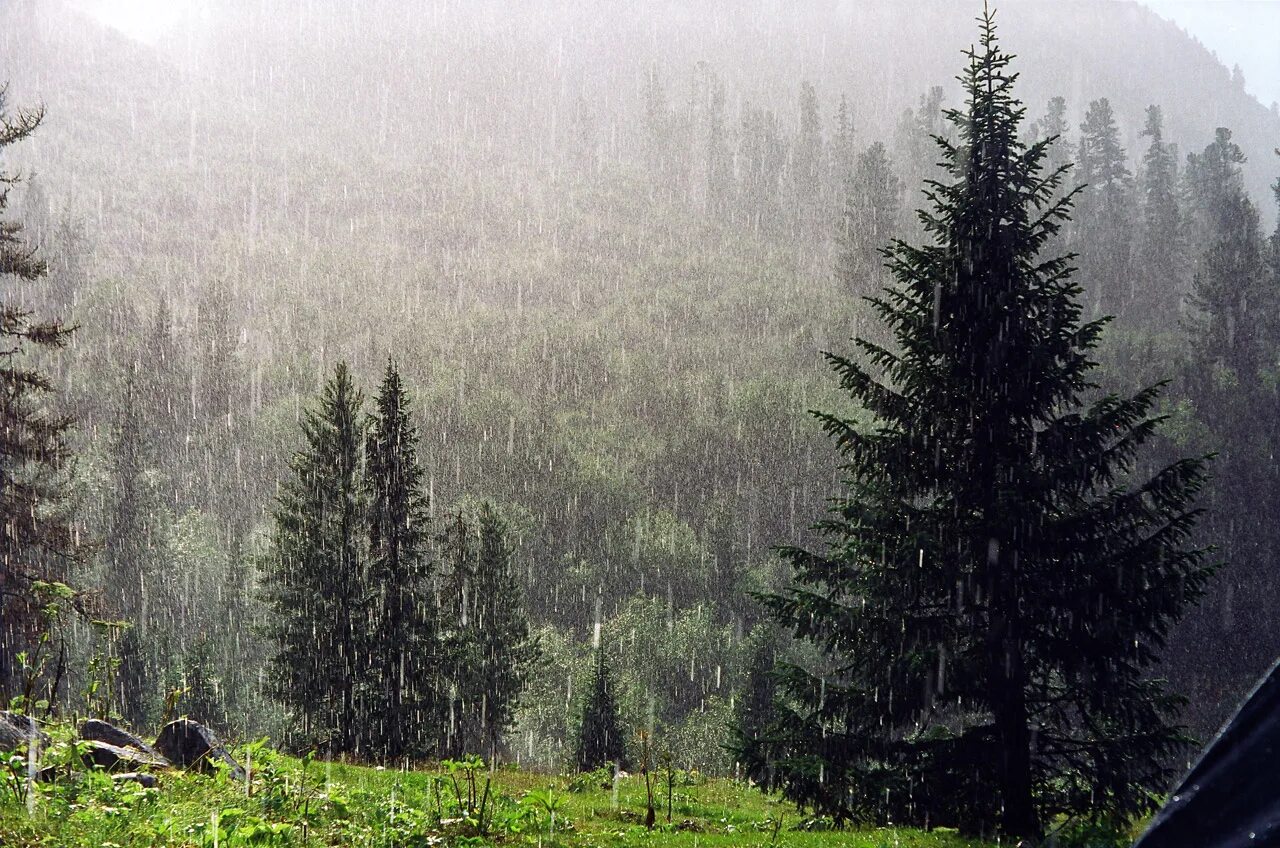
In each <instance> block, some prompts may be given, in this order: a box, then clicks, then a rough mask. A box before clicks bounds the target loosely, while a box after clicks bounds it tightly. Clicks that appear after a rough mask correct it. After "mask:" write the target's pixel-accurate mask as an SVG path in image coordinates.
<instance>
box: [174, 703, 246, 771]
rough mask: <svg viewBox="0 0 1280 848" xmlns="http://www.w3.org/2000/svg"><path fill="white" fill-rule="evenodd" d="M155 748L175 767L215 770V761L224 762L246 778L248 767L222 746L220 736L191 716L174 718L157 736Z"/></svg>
mask: <svg viewBox="0 0 1280 848" xmlns="http://www.w3.org/2000/svg"><path fill="white" fill-rule="evenodd" d="M155 749H156V751H158V752H159V753H160V755H161V756H163V757H167V758H168V759H169V761H170V762H171V763H173V764H174V765H175V766H181V767H183V768H195V769H199V770H201V771H212V770H213V763H215V762H222V763H225V764H226V765H227V767H228V768H229V769H230V770H231V775H232V777H235V778H236V779H237V780H243V779H244V776H245V775H244V769H243V768H241V767H240V764H239V763H237V762H236V761H235V759H234V758H233V757H232V756H231V755H230V754H228V753H227V749H226V748H224V747H222V743H221V742H219V741H218V737H217V735H216V734H215V733H214V732H213V731H212V730H210V729H209V728H207V727H205V726H204V725H203V724H200V723H199V722H196V721H192V720H191V719H189V718H180V719H178V720H177V721H171V722H169V723H168V724H166V725H165V726H164V727H163V728H161V730H160V735H159V736H157V737H156V744H155Z"/></svg>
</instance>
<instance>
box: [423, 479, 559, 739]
mask: <svg viewBox="0 0 1280 848" xmlns="http://www.w3.org/2000/svg"><path fill="white" fill-rule="evenodd" d="M474 520H475V529H474V530H472V528H471V526H470V524H471V521H470V520H467V519H466V518H463V514H462V511H461V510H460V511H458V516H457V518H456V519H454V520H453V523H451V526H449V529H448V532H447V534H445V539H447V550H448V551H449V552H451V553H449V560H451V561H452V569H451V580H449V583H451V594H453V596H454V597H453V602H452V605H451V606H452V608H453V610H456V611H457V614H458V615H457V617H456V621H454V628H453V629H454V632H456V635H454V638H453V639H452V643H453V646H452V651H451V655H452V656H451V662H452V666H453V670H454V671H453V675H452V678H453V688H454V694H453V701H454V705H453V710H452V715H453V716H454V724H456V728H454V739H453V740H452V743H451V746H449V748H451V751H452V752H453V753H456V754H461V753H468V752H470V753H476V752H480V751H481V749H483V751H484V752H485V754H486V756H488V757H489V760H490V761H493V760H495V758H497V754H498V752H499V746H500V743H502V737H503V734H504V733H506V731H507V730H508V729H509V728H511V724H512V721H513V720H515V712H516V706H517V705H518V701H520V696H521V693H522V692H524V688H525V680H526V678H527V675H529V671H530V670H531V667H532V664H534V661H535V660H536V657H538V646H536V642H535V640H534V639H532V638H531V637H530V633H529V620H527V617H526V616H525V608H524V603H525V602H524V592H522V591H521V588H520V583H518V580H517V578H516V574H515V573H513V571H512V550H511V544H509V542H508V538H507V535H508V529H507V524H506V521H503V519H502V518H500V516H499V515H498V511H497V510H495V509H494V506H493V503H490V502H488V501H485V502H483V503H481V505H480V507H479V510H476V514H475V519H474ZM472 539H474V543H471V541H472Z"/></svg>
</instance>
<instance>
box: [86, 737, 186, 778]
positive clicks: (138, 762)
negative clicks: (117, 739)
mask: <svg viewBox="0 0 1280 848" xmlns="http://www.w3.org/2000/svg"><path fill="white" fill-rule="evenodd" d="M85 742H86V744H87V745H88V746H89V747H88V750H86V751H85V752H84V764H85V765H87V766H89V767H90V768H92V767H94V766H98V767H100V768H103V769H106V770H107V771H114V770H116V769H127V770H129V771H137V770H138V769H140V768H167V767H168V766H169V765H170V763H169V761H168V760H167V759H165V758H164V757H163V756H161V755H160V754H157V753H156V752H155V751H152V750H150V748H148V750H146V751H143V750H142V749H140V748H131V747H128V746H124V745H112V744H111V743H109V742H99V741H98V740H96V739H86V740H85Z"/></svg>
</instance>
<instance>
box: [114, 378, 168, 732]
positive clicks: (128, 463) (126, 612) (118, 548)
mask: <svg viewBox="0 0 1280 848" xmlns="http://www.w3.org/2000/svg"><path fill="white" fill-rule="evenodd" d="M136 379H137V378H136V376H135V374H134V373H133V371H132V370H130V372H129V373H128V375H127V376H126V377H125V385H124V394H123V398H122V403H121V408H120V421H119V424H118V425H117V427H116V432H115V434H114V438H113V439H112V445H111V448H112V450H111V470H112V486H111V489H112V499H111V506H110V511H109V513H108V515H107V517H106V526H105V528H104V529H105V532H104V534H103V538H102V553H103V560H104V562H103V566H104V574H103V586H104V588H105V590H106V592H105V594H106V600H107V603H108V605H109V607H110V613H111V615H112V617H113V618H116V619H119V620H123V621H126V622H128V623H129V629H128V631H126V632H125V634H124V637H123V638H122V640H121V644H120V660H121V666H120V674H119V678H118V679H119V681H120V690H121V691H120V693H119V695H120V704H121V705H122V707H123V712H124V716H125V718H126V719H128V720H129V721H130V722H131V723H132V724H133V725H134V726H135V727H140V726H142V724H143V723H144V721H145V720H146V717H147V714H148V712H149V709H150V707H151V706H152V704H153V702H154V701H155V700H156V699H157V698H158V697H159V695H160V692H159V686H158V684H157V678H156V671H157V670H158V669H159V668H160V666H161V664H162V662H163V660H164V659H165V658H164V657H162V656H161V652H162V650H163V647H164V646H165V645H167V644H168V640H167V639H164V638H162V637H161V635H160V634H158V633H156V632H155V628H154V627H153V626H152V625H153V619H155V618H157V615H156V612H157V609H158V608H163V606H164V604H165V601H166V598H164V597H163V593H162V592H161V591H160V586H159V585H158V582H157V580H156V578H157V576H158V575H157V572H158V570H159V567H160V563H159V560H158V557H157V552H156V538H155V529H156V528H155V524H154V516H155V515H156V514H157V512H158V511H159V507H160V505H159V504H158V503H156V502H155V499H154V498H153V496H152V492H151V488H150V486H149V485H148V483H147V479H146V474H147V471H148V468H149V466H150V464H151V462H150V450H149V446H148V445H147V442H146V438H145V435H144V433H143V429H142V421H141V416H140V413H141V410H140V409H139V403H140V401H139V398H138V393H137V391H136V389H135V384H136Z"/></svg>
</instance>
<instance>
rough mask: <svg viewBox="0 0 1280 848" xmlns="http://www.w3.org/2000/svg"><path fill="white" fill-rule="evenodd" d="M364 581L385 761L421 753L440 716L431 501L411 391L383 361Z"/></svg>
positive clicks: (372, 439)
mask: <svg viewBox="0 0 1280 848" xmlns="http://www.w3.org/2000/svg"><path fill="white" fill-rule="evenodd" d="M368 429H369V435H368V441H367V445H366V449H365V454H366V460H365V474H366V478H367V481H368V489H369V525H368V526H369V584H370V586H372V587H373V589H374V591H375V593H376V594H375V597H374V601H373V603H374V609H373V621H374V624H375V627H374V629H373V632H372V633H371V634H370V638H369V640H368V644H367V645H366V650H367V651H368V654H369V657H370V660H371V663H372V668H371V675H372V692H371V707H370V709H371V716H372V717H373V718H374V722H375V724H376V726H377V731H378V751H379V753H380V754H381V755H382V756H384V757H386V758H388V759H392V760H394V759H399V758H402V757H405V756H408V755H420V754H423V753H426V752H427V745H428V744H429V743H430V742H431V741H433V740H430V739H428V738H427V737H426V736H425V733H426V732H428V731H433V730H434V729H435V727H436V722H437V721H438V720H439V713H438V704H439V690H440V678H441V665H442V661H443V659H444V658H443V657H442V656H440V653H439V632H438V630H439V628H438V621H437V615H436V611H435V601H434V598H433V597H432V594H431V591H430V589H431V585H430V581H431V578H432V570H433V567H434V566H433V563H432V561H431V559H430V556H429V553H428V550H427V541H428V539H429V538H430V537H429V535H428V521H429V518H428V512H429V508H430V504H429V503H428V502H427V497H426V494H425V492H424V491H423V487H422V468H421V466H420V465H419V464H418V434H417V430H416V428H415V427H414V426H413V424H412V423H411V422H410V420H409V395H408V393H407V392H406V391H405V389H404V386H403V385H402V383H401V381H400V373H399V371H397V370H396V367H395V365H394V363H391V362H388V363H387V369H386V373H385V374H384V376H383V379H382V385H381V386H380V387H379V388H378V397H377V400H376V401H375V404H374V411H373V414H372V415H371V417H370V419H369V428H368Z"/></svg>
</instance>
